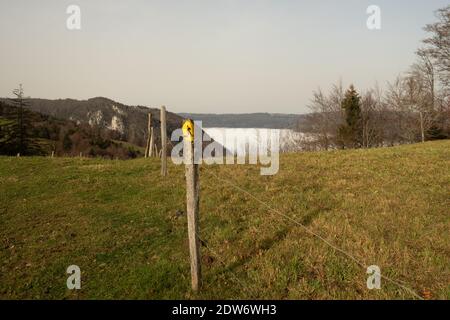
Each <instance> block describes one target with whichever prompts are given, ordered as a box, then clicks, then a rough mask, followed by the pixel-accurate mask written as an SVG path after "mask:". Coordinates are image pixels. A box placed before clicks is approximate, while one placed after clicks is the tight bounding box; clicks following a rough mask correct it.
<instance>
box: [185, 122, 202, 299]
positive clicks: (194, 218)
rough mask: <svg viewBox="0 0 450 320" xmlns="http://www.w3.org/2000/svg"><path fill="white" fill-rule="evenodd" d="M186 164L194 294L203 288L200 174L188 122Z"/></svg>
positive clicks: (191, 126)
mask: <svg viewBox="0 0 450 320" xmlns="http://www.w3.org/2000/svg"><path fill="white" fill-rule="evenodd" d="M183 140H184V149H183V155H184V164H185V169H186V209H187V220H188V236H189V252H190V258H191V284H192V290H193V291H194V292H196V291H198V290H199V288H200V286H201V262H200V261H201V260H200V241H199V237H198V232H199V227H198V221H199V186H200V185H199V174H198V164H195V163H194V124H193V123H192V121H191V120H186V121H185V123H184V124H183Z"/></svg>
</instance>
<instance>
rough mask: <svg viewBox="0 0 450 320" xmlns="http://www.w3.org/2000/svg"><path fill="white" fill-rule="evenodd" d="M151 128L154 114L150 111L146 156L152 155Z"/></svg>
mask: <svg viewBox="0 0 450 320" xmlns="http://www.w3.org/2000/svg"><path fill="white" fill-rule="evenodd" d="M151 128H152V114H151V113H150V112H149V113H148V124H147V146H146V148H145V158H148V157H150V153H151V152H150V148H151V144H150V140H151V135H152V133H151Z"/></svg>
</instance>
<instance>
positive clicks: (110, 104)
mask: <svg viewBox="0 0 450 320" xmlns="http://www.w3.org/2000/svg"><path fill="white" fill-rule="evenodd" d="M0 101H3V102H4V103H8V100H7V99H0ZM27 104H28V107H27V108H28V109H30V110H32V111H35V112H39V113H41V114H44V115H49V116H52V117H55V118H58V119H66V120H72V121H74V122H76V123H78V124H89V125H90V126H95V127H100V128H101V129H107V130H111V131H114V132H115V133H116V135H117V139H119V140H122V141H127V142H129V143H131V144H134V145H137V146H141V147H143V146H145V139H146V134H147V124H148V116H147V115H148V113H149V112H150V113H152V125H153V127H154V128H155V131H154V132H155V135H156V142H157V143H158V142H159V135H160V134H159V133H160V129H159V128H160V120H159V118H160V110H159V109H156V108H148V107H144V106H127V105H125V104H122V103H119V102H116V101H113V100H111V99H108V98H103V97H97V98H92V99H88V100H75V99H57V100H50V99H34V98H32V99H27ZM166 118H167V131H168V133H169V136H170V133H171V132H172V131H173V130H175V129H176V128H179V127H180V126H181V123H182V118H181V117H180V116H178V115H176V114H175V113H172V112H167V117H166Z"/></svg>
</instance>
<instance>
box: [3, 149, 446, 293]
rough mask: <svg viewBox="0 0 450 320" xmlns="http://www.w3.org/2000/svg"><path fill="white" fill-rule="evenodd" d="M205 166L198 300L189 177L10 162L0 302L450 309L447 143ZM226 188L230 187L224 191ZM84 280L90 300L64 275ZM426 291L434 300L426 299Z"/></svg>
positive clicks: (116, 165)
mask: <svg viewBox="0 0 450 320" xmlns="http://www.w3.org/2000/svg"><path fill="white" fill-rule="evenodd" d="M280 157H281V158H280V171H279V173H278V174H277V175H275V176H265V177H263V176H260V170H259V167H258V166H250V165H234V166H229V165H228V166H225V165H224V166H217V165H216V166H206V165H204V166H202V167H201V169H200V180H201V181H200V183H201V198H200V230H201V231H200V237H201V238H202V240H203V243H204V245H203V246H202V272H203V287H202V290H201V291H200V292H199V293H197V294H194V293H192V292H191V290H190V267H189V251H188V242H187V221H186V214H185V188H184V187H185V178H184V167H183V166H175V165H173V164H171V163H170V165H169V175H168V177H167V178H165V179H163V178H162V177H161V176H160V164H159V159H136V160H128V161H120V160H102V159H80V158H44V157H33V158H26V157H22V158H15V157H10V158H8V157H0V299H24V298H25V299H213V298H224V299H247V298H248V299H250V298H251V299H414V298H415V297H414V296H413V295H411V293H409V292H408V291H406V290H404V289H402V288H400V287H399V286H397V285H394V284H392V283H390V282H388V281H386V280H384V279H382V283H381V290H368V289H367V287H366V280H367V276H368V275H367V274H366V270H365V269H364V268H362V267H361V266H359V265H358V264H356V263H355V262H354V261H353V260H351V259H349V258H348V257H346V256H345V255H343V254H342V253H340V252H338V251H336V250H335V249H333V248H331V247H330V246H328V245H327V244H326V243H324V242H323V241H321V240H320V239H318V238H316V237H313V236H311V235H310V234H308V233H307V232H305V230H304V229H303V228H301V227H300V226H298V225H296V224H294V223H292V222H291V221H289V220H288V219H286V218H284V217H282V216H280V215H278V214H276V213H275V212H273V211H270V210H269V209H268V208H267V207H265V206H264V205H262V204H260V203H258V202H257V201H255V200H254V199H253V198H252V197H250V196H249V195H248V194H245V193H242V192H241V191H239V190H238V189H236V188H233V187H232V186H231V185H229V184H227V183H224V182H223V180H222V179H224V180H226V181H231V182H232V183H233V184H236V185H238V186H239V187H240V188H243V189H245V190H248V191H249V192H250V193H252V194H253V195H255V196H256V197H257V198H259V199H261V200H262V201H264V202H266V203H268V204H270V206H272V207H273V208H275V209H277V210H278V211H280V212H282V213H284V214H286V215H288V216H289V217H292V218H294V219H295V220H297V221H299V222H300V223H302V224H303V225H305V226H307V227H308V228H310V229H311V230H313V231H314V232H316V233H317V234H320V235H321V236H322V237H323V238H325V239H326V240H328V241H329V242H331V243H333V244H334V245H336V246H338V247H339V248H341V249H343V250H345V251H347V252H349V253H351V254H352V255H353V256H354V257H355V258H356V259H358V260H360V261H362V262H363V263H364V264H365V265H367V266H369V265H378V266H380V268H381V272H382V274H383V275H385V276H387V277H389V278H392V279H395V280H397V281H399V282H400V283H402V284H404V285H405V286H407V287H410V288H411V289H413V290H414V291H415V292H417V293H418V294H419V295H425V296H427V297H428V298H432V299H450V234H449V230H450V141H439V142H427V143H425V144H415V145H407V146H399V147H392V148H383V149H370V150H349V151H333V152H310V153H298V154H283V155H281V156H280ZM216 176H217V177H219V178H220V179H221V180H218V179H217V178H216ZM74 264H75V265H78V266H79V267H80V268H81V273H82V275H81V281H82V288H81V290H73V291H71V290H68V289H67V287H66V279H67V277H68V276H69V275H68V274H66V269H67V267H68V266H70V265H74ZM427 292H428V293H427Z"/></svg>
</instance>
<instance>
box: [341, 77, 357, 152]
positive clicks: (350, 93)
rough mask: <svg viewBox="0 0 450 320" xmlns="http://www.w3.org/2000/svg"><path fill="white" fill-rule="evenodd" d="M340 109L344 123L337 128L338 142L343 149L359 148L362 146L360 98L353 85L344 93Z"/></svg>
mask: <svg viewBox="0 0 450 320" xmlns="http://www.w3.org/2000/svg"><path fill="white" fill-rule="evenodd" d="M341 107H342V109H343V111H344V115H345V116H344V119H345V123H344V124H343V125H341V126H340V127H339V132H338V136H339V141H340V143H341V146H342V147H343V148H360V147H361V146H362V135H363V130H362V116H361V98H360V96H359V94H358V92H356V90H355V87H354V86H353V85H351V86H350V88H349V89H348V90H347V92H346V93H345V96H344V99H343V100H342V103H341Z"/></svg>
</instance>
